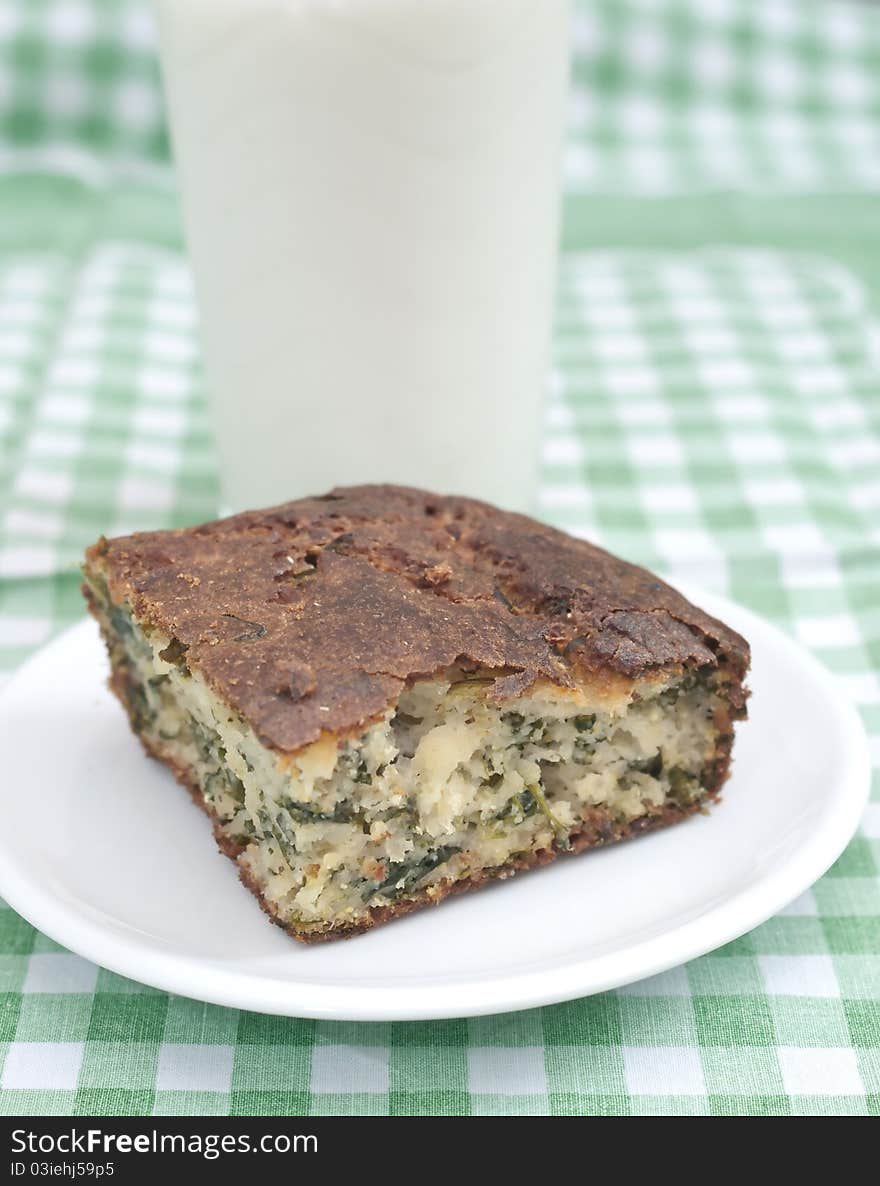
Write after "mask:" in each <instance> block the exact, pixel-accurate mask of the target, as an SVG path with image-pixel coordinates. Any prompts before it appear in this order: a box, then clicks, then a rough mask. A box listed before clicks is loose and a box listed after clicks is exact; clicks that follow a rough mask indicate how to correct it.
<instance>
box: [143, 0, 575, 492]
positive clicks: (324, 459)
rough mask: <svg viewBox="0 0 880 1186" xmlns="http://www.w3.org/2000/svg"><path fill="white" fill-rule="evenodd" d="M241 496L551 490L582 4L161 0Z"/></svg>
mask: <svg viewBox="0 0 880 1186" xmlns="http://www.w3.org/2000/svg"><path fill="white" fill-rule="evenodd" d="M156 3H157V8H158V12H159V25H160V34H161V46H162V61H163V69H164V74H165V81H166V87H167V93H168V100H169V105H170V112H171V124H172V133H173V138H174V144H175V152H176V158H177V166H178V170H179V176H180V181H181V188H182V193H183V202H184V217H185V224H186V230H187V238H188V245H189V250H190V254H191V258H192V262H193V267H194V272H195V278H196V291H197V297H198V302H199V307H200V314H201V319H202V340H203V344H204V351H205V357H206V365H207V374H208V384H209V388H210V394H211V398H212V401H213V411H214V424H215V427H216V433H217V438H218V443H219V449H220V457H221V462H222V466H223V482H224V490H223V494H224V499H225V501H226V502H227V504H228V505H229V506H230V507H231V508H234V509H238V508H241V507H244V506H256V505H259V504H261V503H269V502H277V501H282V500H284V499H287V498H293V497H297V496H300V495H303V494H309V493H319V492H322V491H324V490H326V489H327V488H328V487H330V486H332V485H334V484H349V483H356V482H383V481H393V482H403V483H409V484H413V485H419V486H425V487H428V488H431V489H435V490H438V491H442V492H455V493H466V494H473V495H476V496H478V497H483V498H487V499H490V500H492V501H494V502H498V503H501V504H502V505H505V506H509V507H513V508H525V507H527V506H528V505H529V504H530V502H531V500H532V496H533V493H534V486H535V471H536V464H537V446H538V432H539V409H540V402H541V395H542V389H543V387H544V383H545V376H546V369H547V349H548V340H549V327H550V320H551V309H552V290H553V261H554V255H555V247H556V237H557V209H558V195H559V153H560V140H561V130H562V124H563V99H564V91H565V82H566V77H567V51H568V45H567V42H568V15H569V0H156Z"/></svg>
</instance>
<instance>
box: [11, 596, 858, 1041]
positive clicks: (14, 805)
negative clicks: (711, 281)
mask: <svg viewBox="0 0 880 1186" xmlns="http://www.w3.org/2000/svg"><path fill="white" fill-rule="evenodd" d="M690 596H691V597H692V599H693V600H694V601H696V603H697V604H699V605H702V606H704V607H705V608H706V609H707V610H708V611H709V612H710V613H714V614H716V615H717V616H718V617H720V618H722V619H724V620H725V621H727V622H729V623H730V624H731V625H732V626H734V627H735V628H737V629H739V630H740V631H741V632H742V633H743V634H744V635H745V636H746V637H747V638H748V639H749V640H750V641H751V643H752V650H753V672H752V676H751V680H750V684H751V687H752V690H753V695H752V699H751V701H750V714H751V719H750V720H749V722H748V723H746V724H744V725H741V726H740V727H739V730H738V739H737V743H736V748H735V753H736V762H735V766H734V774H733V777H732V779H731V781H730V783H729V784H728V787H727V788H726V790H725V793H724V799H723V802H722V803H721V804H720V805H719V806H717V807H716V808H715V809H714V810H713V811H712V812H711V813H710V814H708V815H706V816H699V817H697V818H695V819H692V820H690V821H688V822H687V823H684V824H681V825H679V826H676V827H674V828H670V829H668V830H666V831H663V832H658V833H656V834H654V835H649V836H646V837H643V838H641V839H639V840H637V841H634V842H632V843H629V844H623V845H619V846H617V847H615V848H609V849H605V850H602V851H598V852H595V853H592V854H585V855H582V856H578V857H575V858H572V859H570V860H569V859H561V860H559V861H557V862H556V863H555V864H554V865H552V866H550V867H549V868H546V869H543V870H540V871H537V872H532V873H528V874H526V875H524V876H522V877H517V878H515V879H513V880H512V881H507V882H505V883H502V884H498V885H495V886H492V887H490V888H487V889H483V890H481V891H480V892H479V893H474V894H466V895H464V896H463V897H461V898H456V899H453V900H451V901H449V902H447V903H445V904H444V905H442V906H441V907H440V908H438V909H428V910H424V911H420V912H418V913H417V914H414V915H412V916H410V917H408V918H404V919H401V920H400V921H398V922H395V923H393V924H392V925H390V926H388V927H380V928H378V929H377V930H375V931H373V932H371V933H370V934H367V935H365V936H363V937H360V938H357V939H353V940H350V941H348V942H338V943H330V944H322V945H319V946H315V947H304V946H302V945H300V944H298V943H294V942H293V941H292V940H291V939H289V938H288V937H287V936H286V935H285V934H284V933H283V932H282V931H280V930H279V929H278V928H277V927H274V926H272V925H271V924H270V923H269V921H268V920H267V919H266V918H265V917H264V915H263V914H262V913H261V912H260V910H259V908H258V906H257V903H256V901H255V900H254V899H253V898H252V897H251V895H250V894H249V893H248V892H247V891H246V890H245V889H244V888H243V887H242V886H241V885H240V884H239V882H238V878H237V876H236V869H235V866H234V865H233V864H232V862H230V861H228V860H227V859H226V858H225V857H223V856H221V855H220V854H219V853H218V852H217V851H216V850H215V847H214V842H213V839H212V837H211V832H210V828H209V824H208V820H207V818H206V817H205V816H204V815H203V814H202V813H201V812H200V811H197V810H196V809H195V808H194V807H193V805H192V803H191V801H190V799H189V796H188V795H186V793H185V792H184V791H182V790H181V789H180V788H179V787H178V786H177V784H176V783H175V782H174V780H173V779H172V777H171V775H170V774H168V773H167V771H165V769H164V768H163V767H161V766H160V765H159V764H158V763H156V762H152V761H150V760H148V759H147V758H146V757H145V756H144V754H143V752H142V750H141V748H140V745H139V744H138V742H137V741H136V739H135V738H134V737H133V736H132V734H131V733H130V732H129V729H128V725H127V723H126V721H125V719H124V717H123V714H122V711H121V709H120V708H119V705H118V704H117V703H116V701H115V700H114V699H113V698H112V697H111V696H110V693H109V692H108V691H107V690H106V689H105V687H104V680H105V677H106V660H105V658H104V656H103V653H102V652H103V648H102V647H101V644H100V642H99V639H98V634H97V630H96V628H95V627H94V626H93V625H92V624H91V623H90V622H83V623H81V624H80V625H77V626H74V627H73V628H72V629H71V630H69V631H68V632H67V633H65V634H63V635H62V636H61V637H59V638H58V639H56V640H55V641H54V642H53V643H52V644H51V645H50V646H48V647H46V648H45V650H43V651H41V652H40V653H39V654H38V655H36V656H35V657H34V658H33V659H31V661H30V662H29V663H28V664H27V665H26V666H25V667H24V668H23V669H22V670H21V671H20V672H19V673H18V675H16V676H15V677H14V678H13V679H12V681H11V682H10V684H9V685H8V687H7V688H6V689H5V691H4V693H3V696H2V698H0V751H2V753H3V754H4V755H5V759H4V760H5V765H6V775H5V776H4V778H3V780H2V789H0V818H2V820H3V827H2V829H0V894H2V896H3V897H4V898H5V899H6V900H7V901H8V902H9V904H10V905H11V906H13V907H14V908H15V909H16V910H18V911H19V913H21V914H22V915H24V917H25V918H27V919H28V920H29V921H30V922H31V923H33V924H34V926H36V927H38V928H39V929H40V930H42V931H44V932H45V933H46V934H47V935H49V936H50V937H51V938H52V939H54V940H56V941H57V942H58V943H61V944H63V945H64V946H65V947H68V948H70V949H71V950H73V951H75V952H78V953H79V954H80V955H83V956H85V957H87V958H88V959H90V960H94V961H95V962H96V963H98V964H102V965H103V966H104V967H106V968H110V969H112V970H113V971H114V972H119V973H121V974H122V975H124V976H130V977H132V978H134V979H136V980H140V981H143V982H145V983H147V984H150V985H154V986H156V987H158V988H162V989H166V990H168V991H170V992H175V993H181V994H183V995H185V996H190V997H196V998H198V999H201V1000H205V1001H213V1002H216V1003H218V1004H221V1005H232V1006H238V1007H240V1008H244V1009H254V1010H259V1011H262V1012H267V1013H282V1014H290V1015H294V1016H305V1017H324V1018H337V1019H349V1020H362V1021H369V1020H405V1019H413V1018H431V1017H461V1016H466V1015H473V1014H479V1013H498V1012H503V1011H505V1010H511V1009H524V1008H527V1007H530V1006H533V1005H542V1004H548V1003H551V1002H554V1001H561V1000H567V999H570V998H572V997H578V996H584V995H586V994H588V993H594V992H599V991H601V990H603V989H607V988H612V987H614V986H616V985H620V984H626V983H629V982H630V981H633V980H638V979H641V978H642V977H644V976H648V975H651V974H653V973H655V972H659V971H662V970H664V969H666V968H669V967H672V966H673V965H675V964H679V963H681V962H683V961H684V960H688V959H691V958H693V957H694V956H698V955H702V954H703V953H704V952H707V951H710V950H712V949H713V948H715V947H718V946H719V945H720V944H722V943H726V942H728V941H729V940H731V939H733V938H735V937H736V936H738V935H741V934H743V933H744V932H746V931H748V930H750V929H751V928H752V927H754V926H756V925H757V924H758V923H760V922H763V921H764V920H765V919H767V918H769V917H770V916H771V915H772V914H773V913H774V912H776V911H777V910H779V909H780V908H781V907H783V906H784V905H786V904H787V903H788V902H790V901H791V900H792V899H793V898H795V897H796V896H797V895H798V894H799V893H801V891H802V890H804V889H806V888H807V886H809V885H810V884H811V883H812V882H813V881H815V879H816V878H817V877H819V876H820V875H821V874H822V873H823V872H824V871H825V870H826V869H827V868H828V866H829V865H830V864H831V863H832V862H833V861H834V860H835V858H836V857H837V856H838V855H839V853H840V852H841V850H842V849H843V848H844V846H845V845H846V843H847V841H848V840H849V838H850V836H851V835H852V833H853V831H854V830H855V828H856V826H857V823H858V820H859V817H860V815H861V812H862V809H863V807H864V804H865V800H866V797H867V791H868V756H867V745H866V742H865V736H864V732H863V730H862V727H861V723H860V721H859V718H858V716H857V715H856V713H855V711H854V710H853V709H852V708H851V707H849V706H848V705H846V704H844V703H842V702H841V700H840V698H839V696H838V694H837V693H836V691H835V688H834V685H833V682H832V679H831V677H830V676H829V675H828V674H827V672H826V671H825V670H824V669H823V668H822V667H820V665H819V664H818V663H817V662H816V661H815V660H814V659H812V658H811V657H810V656H809V655H807V654H806V653H805V652H803V651H802V650H800V648H799V647H797V646H796V645H795V644H794V643H792V642H791V641H790V640H789V639H788V638H786V637H785V636H784V635H783V634H781V633H780V632H779V631H778V630H777V629H775V628H774V627H772V626H770V625H768V624H767V623H766V622H764V621H762V620H761V619H760V618H757V617H756V616H755V615H753V614H752V613H749V612H748V611H746V610H744V609H742V608H741V607H739V606H735V605H733V604H731V603H730V602H728V601H725V600H723V599H722V598H720V597H717V596H709V595H708V594H705V593H699V592H692V593H691V594H690Z"/></svg>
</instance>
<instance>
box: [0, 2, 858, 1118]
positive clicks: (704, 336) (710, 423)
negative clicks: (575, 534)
mask: <svg viewBox="0 0 880 1186" xmlns="http://www.w3.org/2000/svg"><path fill="white" fill-rule="evenodd" d="M575 39H576V62H575V88H574V94H573V101H572V109H571V127H570V136H569V146H568V153H567V160H566V189H567V207H566V222H565V233H564V251H563V258H562V264H561V269H560V282H559V316H558V333H557V338H556V348H555V360H554V369H553V375H552V385H551V396H550V400H549V404H548V408H547V416H546V424H545V433H544V481H543V488H542V511H543V514H544V515H545V516H546V517H547V518H549V519H550V520H552V521H554V522H556V523H558V524H560V525H561V526H564V527H567V528H571V529H575V530H578V531H583V532H586V533H587V534H588V535H589V536H590V537H592V538H594V539H597V540H599V541H600V542H602V543H603V544H605V545H606V546H609V547H611V548H613V549H614V550H616V551H619V552H621V553H623V554H625V555H626V556H628V557H631V558H633V559H635V560H638V561H641V562H644V563H647V564H649V565H651V566H655V567H658V568H660V569H662V570H663V571H664V572H665V573H667V574H669V575H670V576H671V578H672V579H673V580H674V579H675V578H677V577H680V578H687V579H689V580H691V579H692V580H694V581H696V582H697V583H701V584H703V585H706V586H709V587H713V588H718V589H721V590H724V591H726V592H728V593H730V594H731V595H732V596H734V597H735V598H737V599H738V600H740V601H742V602H743V603H745V604H747V605H749V606H751V607H752V608H754V609H756V610H757V611H759V612H760V613H762V614H764V615H766V616H767V617H769V618H771V619H773V620H774V621H776V622H778V623H779V624H780V625H781V626H782V627H783V628H784V629H786V630H787V631H788V632H790V633H791V634H793V635H794V636H795V637H797V638H799V639H800V640H801V642H802V643H804V644H805V645H806V646H807V647H809V648H810V649H812V650H813V651H815V653H816V654H817V655H818V656H819V658H820V659H822V660H823V661H824V662H825V663H826V664H827V665H828V666H829V667H830V668H831V670H832V671H833V672H834V674H835V678H836V679H837V681H838V684H839V687H840V690H841V692H842V693H843V694H845V695H847V696H849V697H851V698H852V699H853V700H854V701H855V702H856V704H857V705H858V707H859V710H860V712H861V715H862V718H863V720H864V722H865V725H866V726H867V729H868V731H869V734H870V735H871V738H872V747H873V755H874V759H875V766H877V767H880V196H878V190H880V9H878V8H877V7H872V6H871V5H869V4H865V3H861V2H859V0H651V2H650V3H649V2H648V0H614V2H612V0H583V2H582V3H580V4H579V6H578V10H577V21H576V27H575ZM0 449H2V453H0V516H2V517H0V669H2V671H3V672H4V673H7V674H8V673H9V672H11V671H12V670H13V669H14V667H15V666H16V665H17V664H18V663H19V662H21V661H22V660H23V659H24V658H25V657H26V656H27V655H28V654H29V653H30V652H31V651H32V650H33V649H34V648H35V647H37V646H38V645H39V644H41V643H42V642H44V641H45V640H46V639H48V638H49V637H51V636H52V635H53V634H54V633H56V632H57V631H58V630H60V629H61V628H62V627H63V626H65V625H67V624H68V623H70V622H72V621H74V620H76V619H77V618H78V617H79V616H80V614H81V612H82V611H81V606H80V599H79V594H78V590H77V586H78V579H77V573H76V568H75V566H76V562H77V560H78V557H79V555H80V553H81V550H82V548H83V547H84V546H85V545H86V544H87V543H89V542H90V541H91V540H92V539H93V538H94V537H95V536H97V534H98V533H99V532H102V531H103V532H105V533H107V534H110V533H114V532H118V531H123V530H130V529H134V528H141V527H155V526H164V525H170V524H181V523H187V522H193V521H195V520H198V519H201V518H204V517H207V516H209V515H210V514H211V513H212V512H213V510H214V507H215V505H216V497H217V490H216V481H215V467H214V459H213V453H212V446H211V441H210V434H209V429H208V422H207V419H206V414H205V410H204V406H203V394H202V383H201V375H200V369H199V357H198V348H197V339H196V317H195V311H194V306H193V301H192V294H191V290H190V280H189V274H188V271H187V267H186V264H185V261H184V258H183V256H182V253H181V248H180V241H179V233H178V228H177V214H176V204H175V199H174V192H173V187H172V184H171V181H170V174H169V167H168V163H167V145H166V137H165V131H164V126H163V122H162V110H161V102H160V97H159V90H158V87H157V82H156V71H155V61H154V56H153V34H152V26H151V23H150V19H149V11H148V9H147V8H146V7H145V4H144V3H143V0H7V3H6V4H4V5H3V6H2V7H0ZM35 810H38V807H37V808H35ZM878 872H880V780H877V779H876V778H875V785H874V791H873V799H872V803H871V805H870V807H869V808H868V811H867V813H866V815H865V817H864V820H863V824H862V828H861V830H860V832H859V834H858V835H857V837H856V838H855V839H854V840H853V842H852V843H851V844H850V846H849V848H848V849H847V851H846V852H845V854H844V855H843V856H842V857H841V858H840V860H839V861H838V862H837V864H836V865H835V866H834V868H833V869H832V870H831V871H830V872H829V873H828V874H827V875H826V876H825V877H823V878H822V879H821V880H820V881H819V882H818V883H817V884H816V885H815V886H814V887H813V888H812V889H811V890H810V891H808V892H807V893H806V894H804V895H803V896H802V897H801V898H799V899H798V900H797V901H796V902H794V903H793V904H792V905H791V906H790V907H789V908H788V909H786V910H785V911H783V912H782V913H781V914H780V915H779V916H777V917H776V918H774V919H773V920H772V921H770V922H768V923H766V924H765V925H764V926H762V927H759V928H758V929H757V930H755V931H753V932H752V933H751V934H749V935H747V936H745V937H743V938H742V939H740V940H738V941H736V942H734V943H732V944H729V945H728V946H727V947H725V948H723V949H721V950H720V951H718V952H715V953H714V954H712V955H709V956H706V957H704V958H703V959H700V960H697V961H695V962H693V963H691V964H689V965H687V966H686V967H682V968H678V969H676V970H674V971H672V972H668V973H666V974H664V975H662V976H659V977H655V978H653V979H651V980H648V981H644V982H642V983H640V984H635V985H632V986H630V987H628V988H626V989H622V990H619V991H617V992H610V993H605V994H603V995H601V996H597V997H593V998H589V999H585V1000H580V1001H575V1002H572V1003H570V1004H566V1005H560V1006H556V1007H552V1008H545V1009H540V1010H534V1011H530V1012H526V1013H520V1014H515V1015H509V1016H498V1017H490V1018H481V1019H478V1020H471V1021H467V1020H461V1021H449V1022H438V1023H425V1024H417V1023H401V1024H390V1025H366V1024H333V1023H325V1022H312V1021H297V1020H291V1019H283V1018H273V1017H262V1016H259V1015H255V1014H248V1013H243V1012H242V1013H239V1012H236V1011H234V1010H228V1009H220V1008H215V1007H213V1006H207V1005H202V1004H200V1003H197V1002H193V1001H188V1000H185V999H182V998H175V997H169V996H167V995H166V994H164V993H159V992H155V991H153V990H150V989H147V988H144V987H143V986H141V985H138V984H135V983H131V982H128V981H124V980H122V979H120V978H119V977H117V976H114V975H112V974H110V973H108V972H105V971H102V970H100V969H98V968H96V967H95V966H94V965H92V964H89V963H87V962H86V961H84V960H81V959H80V958H78V957H77V956H74V955H72V954H69V953H67V952H65V951H63V950H61V949H60V948H58V947H57V946H56V945H55V944H53V943H51V942H50V941H49V940H47V939H46V938H45V937H43V936H41V935H39V934H37V933H36V932H34V930H33V929H32V928H31V927H30V926H28V925H27V924H26V923H25V922H23V921H22V919H20V918H19V917H18V916H17V915H16V914H14V912H13V911H11V910H9V909H4V908H2V907H0V990H2V1003H0V1111H3V1112H32V1113H37V1114H43V1113H47V1112H53V1111H64V1112H70V1111H73V1112H80V1113H90V1114H107V1113H118V1112H129V1113H137V1114H140V1113H151V1112H155V1113H168V1112H194V1113H218V1114H226V1113H230V1112H233V1113H241V1112H252V1113H279V1112H281V1113H284V1112H286V1113H308V1112H312V1113H352V1112H374V1113H386V1112H396V1113H434V1112H440V1113H444V1112H445V1113H462V1112H472V1113H511V1112H512V1113H535V1112H563V1113H565V1112H576V1113H588V1114H592V1113H601V1112H623V1113H649V1112H662V1113H669V1112H684V1113H706V1112H746V1113H756V1112H757V1113H764V1112H774V1113H775V1112H782V1113H785V1112H797V1113H822V1114H829V1113H866V1112H873V1113H875V1114H876V1113H880V876H878ZM450 908H452V907H450Z"/></svg>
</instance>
